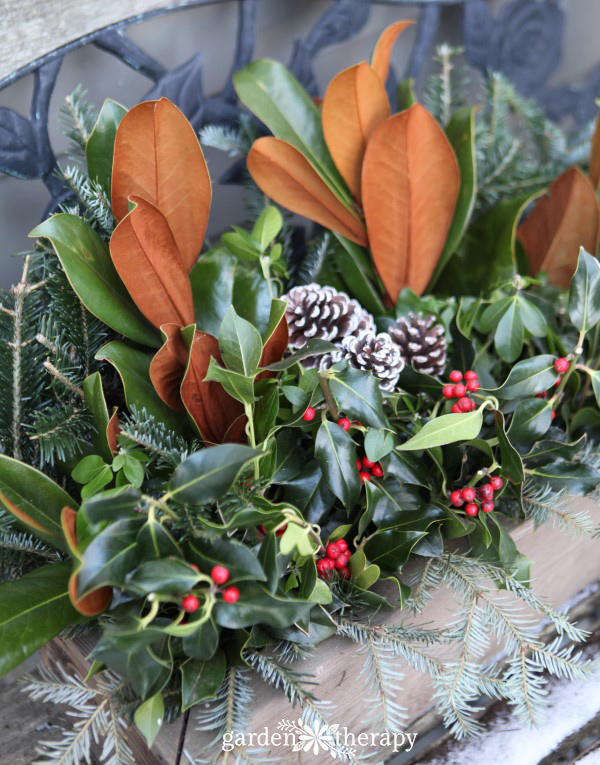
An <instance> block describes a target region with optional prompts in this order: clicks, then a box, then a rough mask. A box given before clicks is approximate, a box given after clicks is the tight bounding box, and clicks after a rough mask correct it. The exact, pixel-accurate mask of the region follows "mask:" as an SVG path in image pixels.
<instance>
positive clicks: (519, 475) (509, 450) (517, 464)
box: [494, 411, 525, 484]
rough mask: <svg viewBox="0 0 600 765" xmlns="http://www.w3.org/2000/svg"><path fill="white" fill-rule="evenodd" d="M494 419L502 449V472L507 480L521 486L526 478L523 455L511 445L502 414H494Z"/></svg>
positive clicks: (499, 444)
mask: <svg viewBox="0 0 600 765" xmlns="http://www.w3.org/2000/svg"><path fill="white" fill-rule="evenodd" d="M494 419H495V423H496V437H497V438H498V446H499V447H500V461H501V463H500V464H501V465H502V472H503V474H504V475H505V476H506V477H507V478H510V480H511V481H514V482H515V483H517V484H520V483H522V482H523V479H524V478H525V473H524V472H523V460H522V458H521V455H520V454H519V452H518V451H517V450H516V449H515V447H514V446H513V445H512V444H511V442H510V441H509V439H508V437H507V435H506V430H505V423H504V415H503V414H502V412H498V411H496V412H494Z"/></svg>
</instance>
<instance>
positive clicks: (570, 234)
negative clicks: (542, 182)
mask: <svg viewBox="0 0 600 765" xmlns="http://www.w3.org/2000/svg"><path fill="white" fill-rule="evenodd" d="M598 226H599V215H598V202H597V199H596V192H595V190H594V186H593V184H592V182H591V181H590V179H589V178H588V177H587V176H586V175H585V174H584V173H582V172H581V170H580V169H579V168H577V167H572V168H570V169H569V170H565V172H564V173H563V174H562V175H560V176H559V177H558V178H557V179H556V180H555V181H554V182H553V183H552V185H551V186H550V188H549V189H548V193H547V194H545V195H544V196H543V197H541V198H540V199H539V200H538V201H537V202H536V204H535V207H534V208H533V210H532V212H531V213H530V215H529V216H528V217H527V218H526V219H525V220H524V221H523V223H521V225H520V226H519V228H518V230H517V237H518V239H519V241H520V242H521V244H522V245H523V249H524V250H525V254H526V255H527V258H528V260H529V271H530V274H531V275H533V276H535V274H537V273H538V272H539V271H544V272H545V273H546V274H547V275H548V280H549V282H550V283H551V284H554V285H556V286H558V287H565V288H566V287H568V286H569V282H570V280H571V277H572V276H573V273H574V271H575V268H576V267H577V258H578V255H579V248H580V247H585V249H586V250H587V251H588V252H595V251H596V241H597V237H598Z"/></svg>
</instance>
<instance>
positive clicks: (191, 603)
mask: <svg viewBox="0 0 600 765" xmlns="http://www.w3.org/2000/svg"><path fill="white" fill-rule="evenodd" d="M181 605H182V606H183V610H184V611H185V612H186V613H188V614H193V613H194V611H197V610H198V608H199V607H200V601H199V600H198V598H197V597H196V596H195V595H186V596H185V598H184V599H183V603H182V604H181Z"/></svg>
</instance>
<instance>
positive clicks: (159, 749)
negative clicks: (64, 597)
mask: <svg viewBox="0 0 600 765" xmlns="http://www.w3.org/2000/svg"><path fill="white" fill-rule="evenodd" d="M573 504H574V505H576V508H577V510H581V509H584V508H585V509H586V510H588V511H589V513H590V515H591V516H592V517H593V519H594V521H595V522H596V523H597V524H599V525H600V505H599V504H597V503H595V502H594V501H592V500H590V499H586V498H579V497H578V498H574V499H573ZM512 536H513V539H514V541H515V543H516V545H517V547H518V548H519V550H520V551H521V552H523V553H524V554H525V555H526V556H527V557H528V558H530V559H531V561H532V563H533V567H532V573H533V579H534V582H533V588H534V591H535V592H536V594H538V595H540V596H543V597H544V598H546V599H547V600H548V601H550V602H551V603H552V604H553V605H554V606H556V607H562V606H565V605H568V604H569V601H570V600H571V599H573V598H574V597H575V596H576V595H577V594H578V593H580V592H581V591H582V590H584V588H586V586H587V585H590V584H591V583H593V582H596V580H598V579H600V555H598V546H599V542H598V540H595V539H592V538H590V537H589V536H588V537H580V538H573V537H571V536H569V535H568V534H566V533H565V532H562V531H558V530H554V529H552V528H551V527H549V526H542V527H540V528H538V529H537V530H534V528H533V524H532V522H527V523H523V524H521V525H520V526H518V527H517V528H516V529H514V530H513V532H512ZM455 610H456V603H455V601H454V599H453V597H452V595H451V593H450V592H449V591H448V590H446V589H444V590H441V591H440V592H438V593H437V594H436V596H435V597H434V598H432V600H431V601H430V602H429V603H428V605H427V607H426V608H425V610H424V612H423V613H422V614H421V615H420V616H419V617H418V618H417V619H415V620H413V621H414V623H416V624H422V625H427V626H428V627H438V628H441V627H444V626H446V625H447V624H448V623H449V622H450V621H451V620H452V614H453V612H454V611H455ZM405 619H406V614H405V612H402V611H392V612H388V613H386V614H385V616H384V617H383V618H382V619H381V621H382V622H383V623H385V624H389V625H395V624H399V623H400V622H403V621H405ZM89 649H90V645H89V644H87V645H86V644H85V642H84V641H83V642H82V641H80V642H78V643H75V642H73V641H65V640H61V639H57V640H55V641H53V642H52V643H51V644H50V645H49V646H48V647H47V648H46V649H45V652H44V658H43V660H44V661H49V662H51V663H55V662H57V661H58V662H60V663H61V664H63V665H65V664H66V665H67V666H68V667H69V668H70V669H73V670H76V671H77V672H78V673H79V674H80V675H85V673H86V671H87V667H88V666H89V663H88V662H87V660H86V658H85V655H86V653H87V651H89ZM495 652H496V648H492V650H490V656H491V655H493V654H494V653H495ZM362 661H363V660H362V657H361V656H360V655H358V654H357V646H356V645H354V644H353V643H351V642H350V641H349V640H346V639H344V638H337V637H333V638H330V639H329V640H327V641H325V642H323V643H321V644H320V645H319V646H318V647H317V649H316V650H315V652H314V656H313V657H312V658H311V659H308V660H306V661H304V662H302V663H301V664H299V665H297V667H296V669H298V670H300V671H302V672H305V673H308V674H312V675H314V679H315V680H316V681H317V683H318V685H316V686H314V689H313V690H314V693H315V695H316V696H317V697H318V698H320V699H324V700H329V701H332V702H333V703H334V705H335V706H334V708H333V709H332V710H331V712H328V713H327V717H328V719H329V720H330V721H331V722H332V723H339V724H340V727H342V728H343V727H344V726H345V727H347V728H348V730H349V731H351V732H352V733H354V735H355V736H358V735H359V734H360V733H370V732H371V731H372V729H371V727H370V725H369V721H368V710H367V708H366V706H365V704H364V703H363V701H362V700H363V699H365V698H368V697H369V691H368V689H367V688H365V685H364V683H363V682H362V680H361V677H360V672H361V667H362ZM398 667H399V674H402V675H403V679H402V681H401V686H402V691H401V693H399V694H398V701H399V703H401V704H402V705H403V706H404V707H405V708H407V710H408V720H409V721H408V722H407V725H406V730H407V731H408V732H411V733H418V734H422V733H423V732H425V731H427V730H428V729H429V728H431V727H432V726H433V725H434V724H436V722H438V720H437V718H436V715H435V712H434V711H433V707H432V696H431V694H432V689H431V684H430V682H429V678H428V677H427V676H426V675H423V674H421V673H418V672H416V671H414V670H412V669H410V668H408V667H407V666H406V665H402V662H401V661H400V660H398ZM253 683H254V688H255V701H254V706H255V709H254V714H253V718H252V719H253V726H252V727H253V730H254V731H255V732H257V733H258V732H260V731H262V730H263V729H264V727H265V726H267V728H268V729H269V731H270V732H271V733H273V732H275V731H277V723H278V722H279V721H280V720H282V719H292V720H294V719H297V718H298V716H299V712H298V708H297V707H296V708H295V709H293V708H292V707H291V706H290V704H289V703H288V702H287V699H286V697H285V696H284V695H283V693H282V692H281V691H277V690H275V689H273V688H271V687H268V686H266V685H265V684H264V683H263V682H262V681H261V680H260V679H259V678H258V677H255V678H254V679H253ZM181 732H182V721H181V720H179V721H177V723H175V724H173V725H169V726H165V728H164V729H163V730H162V731H161V734H160V736H159V738H158V740H157V741H156V743H155V745H154V746H153V748H152V752H149V751H148V750H147V749H146V747H145V744H144V743H143V741H142V738H141V736H140V734H139V733H138V732H137V731H135V730H132V731H131V745H132V747H133V749H134V751H135V752H136V761H138V762H140V763H144V765H174V763H176V761H177V752H178V748H179V746H180V744H181V738H182V735H181ZM209 739H210V737H207V736H205V735H203V734H199V733H198V732H196V731H195V730H194V717H193V710H192V716H191V718H190V721H189V725H188V729H187V731H186V733H185V749H186V750H187V751H188V752H189V753H190V755H192V756H193V757H199V756H200V755H201V754H202V753H203V752H205V751H206V744H207V742H208V740H209ZM365 752H368V753H372V754H375V750H373V749H371V748H369V749H368V750H365ZM357 753H358V754H360V749H358V750H357ZM233 754H235V752H234V753H233ZM272 754H273V755H274V756H276V757H278V758H279V759H277V760H276V761H277V762H278V763H281V765H292V764H293V765H299V764H300V763H302V764H303V763H315V762H317V760H318V758H315V756H314V755H313V754H312V753H308V754H305V753H303V752H297V753H293V752H292V751H291V750H290V749H287V748H285V747H283V746H282V747H278V748H277V749H276V750H274V751H273V752H272ZM380 754H381V757H382V759H386V758H387V757H389V756H391V754H392V752H391V749H388V750H385V749H384V750H382V751H381V753H380ZM323 757H324V758H326V760H327V761H329V759H330V758H329V755H325V754H324V755H323ZM319 761H325V760H324V759H323V760H319ZM182 762H186V760H185V759H183V760H182Z"/></svg>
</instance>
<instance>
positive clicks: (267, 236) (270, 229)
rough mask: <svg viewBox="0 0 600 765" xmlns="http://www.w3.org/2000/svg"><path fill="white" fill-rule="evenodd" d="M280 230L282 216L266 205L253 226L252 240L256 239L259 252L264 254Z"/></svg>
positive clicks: (272, 207) (275, 209) (276, 210)
mask: <svg viewBox="0 0 600 765" xmlns="http://www.w3.org/2000/svg"><path fill="white" fill-rule="evenodd" d="M282 228H283V216H282V215H281V213H280V212H279V210H278V209H277V208H276V207H274V206H273V205H267V207H265V209H264V210H263V211H262V212H261V214H260V215H259V216H258V219H257V221H256V223H255V224H254V228H253V229H252V238H253V239H256V241H257V242H258V243H259V244H260V249H261V251H262V252H264V251H265V250H266V249H267V247H268V246H269V245H270V244H271V242H272V241H273V239H275V238H276V237H277V235H278V234H279V232H280V231H281V229H282Z"/></svg>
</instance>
